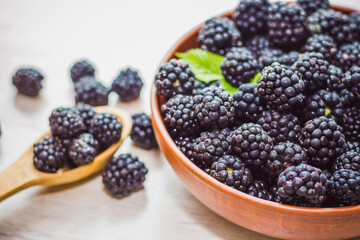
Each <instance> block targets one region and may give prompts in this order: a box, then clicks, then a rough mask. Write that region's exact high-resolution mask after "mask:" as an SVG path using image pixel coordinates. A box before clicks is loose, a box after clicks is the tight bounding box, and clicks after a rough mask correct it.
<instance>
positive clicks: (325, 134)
mask: <svg viewBox="0 0 360 240" xmlns="http://www.w3.org/2000/svg"><path fill="white" fill-rule="evenodd" d="M301 134H302V136H301V138H300V143H301V146H302V147H303V148H304V149H306V151H307V155H308V158H309V159H310V160H311V161H312V163H314V164H316V165H318V166H325V165H327V164H331V163H333V161H335V159H336V158H337V157H338V156H340V155H341V154H342V153H344V152H345V151H346V148H347V146H346V143H345V136H344V134H342V133H341V127H340V126H339V125H338V124H337V123H336V122H335V121H334V120H333V119H331V118H327V117H324V116H321V117H318V118H315V119H312V120H310V121H308V122H306V123H305V126H304V128H303V129H302V130H301Z"/></svg>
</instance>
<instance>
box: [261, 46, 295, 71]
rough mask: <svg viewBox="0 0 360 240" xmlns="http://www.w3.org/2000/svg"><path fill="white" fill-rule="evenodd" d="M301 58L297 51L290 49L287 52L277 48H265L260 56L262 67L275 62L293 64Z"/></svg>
mask: <svg viewBox="0 0 360 240" xmlns="http://www.w3.org/2000/svg"><path fill="white" fill-rule="evenodd" d="M298 58H299V53H298V52H296V51H290V52H288V53H285V52H284V51H282V50H280V49H277V48H269V49H264V50H263V51H262V52H261V55H260V57H259V64H260V66H261V68H264V67H266V66H270V65H271V64H273V63H274V62H278V63H280V64H282V65H286V66H291V65H292V64H293V63H294V62H296V61H297V60H298Z"/></svg>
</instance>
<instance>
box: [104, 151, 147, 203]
mask: <svg viewBox="0 0 360 240" xmlns="http://www.w3.org/2000/svg"><path fill="white" fill-rule="evenodd" d="M147 173H148V170H147V168H146V166H145V165H144V163H142V162H141V161H140V160H139V159H138V157H136V156H135V155H132V154H130V153H126V154H121V155H119V156H118V157H112V158H111V159H110V160H109V162H108V163H107V164H106V166H105V169H104V172H103V173H102V177H103V183H104V185H105V188H106V189H107V191H108V192H109V193H110V194H111V195H112V196H114V197H116V198H122V197H126V196H128V195H130V194H131V193H133V192H136V191H138V190H140V189H141V188H142V186H143V182H144V181H145V176H146V174H147Z"/></svg>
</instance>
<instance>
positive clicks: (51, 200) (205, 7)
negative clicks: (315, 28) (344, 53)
mask: <svg viewBox="0 0 360 240" xmlns="http://www.w3.org/2000/svg"><path fill="white" fill-rule="evenodd" d="M336 2H342V3H343V4H344V5H346V6H353V7H355V8H357V9H360V2H359V1H351V0H346V1H345V0H341V1H340V0H339V1H336ZM236 4H237V0H226V1H225V0H223V1H216V0H196V1H192V0H183V1H166V0H153V1H146V0H142V1H141V0H137V1H135V0H134V1H130V0H128V1H124V0H121V1H119V0H118V1H115V0H114V1H110V0H109V1H85V0H76V1H71V0H63V1H54V0H51V1H45V0H34V1H26V0H12V1H5V0H1V1H0V122H1V128H2V132H3V134H2V136H1V139H0V170H3V169H5V168H6V167H7V166H9V165H10V164H11V163H12V162H14V161H15V160H16V159H17V158H18V157H19V156H20V155H21V153H22V152H23V151H24V150H25V149H26V148H27V147H28V146H29V145H30V144H31V143H32V142H33V141H34V140H35V139H37V138H38V137H39V136H40V135H41V134H42V133H43V132H45V131H46V130H47V129H48V116H49V113H50V111H51V110H52V109H53V108H55V107H58V106H70V105H73V104H74V92H73V86H72V82H71V80H70V78H69V73H68V72H69V67H70V66H71V64H72V63H73V61H75V60H76V59H78V58H83V57H86V58H88V59H90V60H91V61H92V62H93V63H94V64H95V65H96V67H97V76H98V77H99V79H101V80H102V81H103V82H104V83H105V84H107V85H109V84H111V82H112V80H113V78H114V77H115V76H116V75H117V73H118V71H119V70H120V69H121V68H123V67H126V66H128V65H130V66H133V67H135V68H138V69H140V71H141V74H142V76H143V80H144V81H145V87H144V89H143V92H142V96H141V100H139V101H135V102H132V103H120V102H118V101H117V97H116V96H115V95H111V99H110V105H114V106H115V105H116V106H118V107H121V108H123V109H126V110H127V111H128V112H129V113H135V112H140V111H145V112H147V113H150V108H149V93H150V86H151V84H152V80H153V76H154V73H155V70H156V68H157V66H158V64H159V62H160V60H161V59H162V57H163V56H164V54H165V53H166V51H167V50H168V49H169V48H170V47H171V46H172V44H173V43H175V41H176V40H177V39H178V38H179V37H181V36H182V35H183V34H184V33H185V32H187V31H188V30H190V29H191V28H192V27H194V26H195V25H197V24H198V23H200V22H202V21H204V20H206V19H207V18H209V17H211V16H213V15H216V14H218V13H221V12H224V11H227V10H229V9H231V8H233V7H235V6H236ZM26 65H30V66H34V67H36V68H38V69H40V70H41V72H42V73H43V74H44V75H45V78H46V79H45V81H44V88H43V89H42V91H41V95H40V96H39V97H37V98H34V99H32V98H28V97H25V96H21V95H17V94H16V90H15V88H14V87H13V86H12V83H11V77H12V75H13V73H14V72H15V70H16V69H17V68H18V67H20V66H26ZM129 151H130V152H132V153H134V154H137V155H138V156H139V157H140V159H141V160H142V161H144V162H145V164H146V165H147V167H148V168H149V174H148V175H147V179H146V182H145V188H144V190H142V191H139V192H137V193H135V194H133V195H131V196H130V197H127V198H125V199H121V200H117V199H114V198H112V197H110V196H109V195H107V194H106V193H105V191H104V190H103V184H102V182H101V180H102V179H101V177H99V176H95V177H93V178H91V179H88V180H86V181H83V182H81V183H78V184H73V185H69V186H64V187H57V188H45V187H41V186H40V187H32V188H30V189H27V190H25V191H23V192H20V193H18V194H16V195H14V196H13V197H11V198H9V199H7V200H5V201H3V202H1V203H0V239H209V240H210V239H223V238H225V239H268V237H266V236H263V235H260V234H257V233H254V232H251V231H248V230H246V229H243V228H241V227H238V226H236V225H234V224H232V223H230V222H228V221H226V220H224V219H223V218H221V217H219V216H218V215H216V214H214V213H213V212H211V211H210V210H208V209H207V208H206V207H204V206H203V205H202V204H201V203H199V202H198V201H197V200H196V199H194V198H193V197H192V196H191V195H190V193H189V192H188V191H187V190H186V189H185V187H184V185H183V184H182V183H181V181H180V180H179V179H178V177H177V176H176V175H175V173H174V172H173V170H172V169H171V168H170V166H169V165H168V164H167V162H166V160H165V159H164V157H163V156H162V154H161V153H160V152H159V151H158V150H152V151H145V150H142V149H139V148H137V147H135V146H133V145H132V144H131V142H130V140H129V139H128V140H127V141H126V142H125V144H124V145H123V146H122V147H121V148H120V150H119V152H129ZM0 184H1V183H0Z"/></svg>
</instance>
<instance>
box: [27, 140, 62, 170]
mask: <svg viewBox="0 0 360 240" xmlns="http://www.w3.org/2000/svg"><path fill="white" fill-rule="evenodd" d="M33 153H34V158H33V163H34V167H35V168H36V169H37V170H39V171H42V172H48V173H55V172H56V171H57V170H58V169H60V168H62V167H64V166H65V162H66V148H65V147H64V146H63V145H62V144H61V141H60V140H59V139H56V138H55V137H53V136H49V137H45V138H44V139H43V140H40V141H39V142H37V143H35V144H34V146H33Z"/></svg>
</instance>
